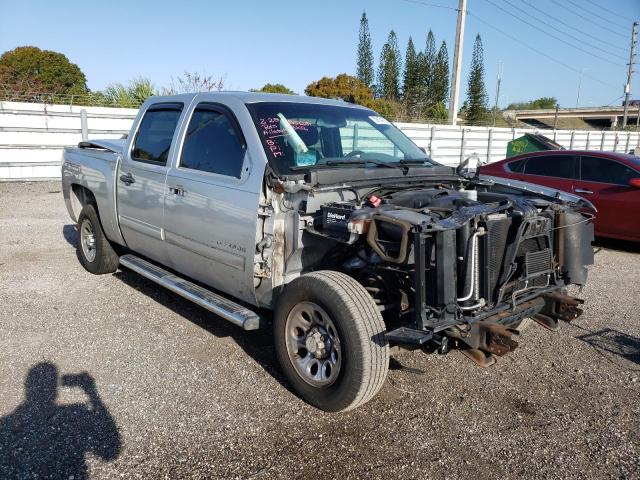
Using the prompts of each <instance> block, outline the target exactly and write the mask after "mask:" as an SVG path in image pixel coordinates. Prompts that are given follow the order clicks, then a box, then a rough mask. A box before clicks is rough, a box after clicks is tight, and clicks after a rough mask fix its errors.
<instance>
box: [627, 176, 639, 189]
mask: <svg viewBox="0 0 640 480" xmlns="http://www.w3.org/2000/svg"><path fill="white" fill-rule="evenodd" d="M629 186H630V187H633V188H640V177H636V178H632V179H631V180H629Z"/></svg>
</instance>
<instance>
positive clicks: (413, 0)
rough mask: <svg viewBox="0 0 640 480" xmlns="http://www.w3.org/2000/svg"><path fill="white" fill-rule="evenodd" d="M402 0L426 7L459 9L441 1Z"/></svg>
mask: <svg viewBox="0 0 640 480" xmlns="http://www.w3.org/2000/svg"><path fill="white" fill-rule="evenodd" d="M402 1H403V2H406V3H415V4H418V5H423V6H425V7H434V8H444V9H446V10H453V11H457V10H458V9H457V8H456V7H451V6H449V5H441V4H439V3H431V2H421V1H420V0H402Z"/></svg>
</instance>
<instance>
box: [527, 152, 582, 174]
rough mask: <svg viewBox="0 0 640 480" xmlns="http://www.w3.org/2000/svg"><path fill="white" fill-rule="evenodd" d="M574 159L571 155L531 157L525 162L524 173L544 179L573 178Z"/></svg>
mask: <svg viewBox="0 0 640 480" xmlns="http://www.w3.org/2000/svg"><path fill="white" fill-rule="evenodd" d="M573 172H574V157H573V156H571V155H549V156H544V157H531V158H529V159H528V160H527V163H526V165H525V167H524V173H526V174H527V175H543V176H545V177H559V178H574V174H573Z"/></svg>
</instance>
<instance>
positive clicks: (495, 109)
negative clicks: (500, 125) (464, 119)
mask: <svg viewBox="0 0 640 480" xmlns="http://www.w3.org/2000/svg"><path fill="white" fill-rule="evenodd" d="M503 67H504V65H503V64H502V62H498V78H497V79H496V103H495V105H494V106H493V126H494V127H495V126H496V115H497V113H498V99H499V98H500V84H501V83H502V72H503Z"/></svg>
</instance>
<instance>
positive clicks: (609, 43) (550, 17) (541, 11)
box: [520, 0, 627, 53]
mask: <svg viewBox="0 0 640 480" xmlns="http://www.w3.org/2000/svg"><path fill="white" fill-rule="evenodd" d="M520 1H521V2H522V3H524V4H525V5H528V6H529V7H530V8H532V9H534V10H537V11H538V12H540V13H542V14H543V15H546V16H547V17H548V18H549V19H550V20H553V21H555V22H557V23H559V24H560V25H562V26H564V27H566V28H571V29H573V30H575V31H576V32H578V33H581V34H582V35H584V36H586V37H589V38H593V39H594V40H597V41H599V42H600V43H602V44H604V45H607V46H609V47H612V48H615V49H617V50H621V51H623V52H625V53H626V52H627V49H626V48H622V47H621V46H620V45H616V44H614V43H611V42H607V41H605V40H603V39H601V38H599V37H596V36H595V35H591V34H590V33H589V32H585V31H584V30H580V29H578V28H576V27H574V26H573V25H571V24H569V23H567V22H563V21H562V20H559V19H557V18H556V17H554V16H552V15H549V14H548V13H547V12H545V11H544V10H541V9H539V8H538V7H536V6H535V5H532V4H531V3H529V2H528V1H527V0H520ZM534 18H535V17H534ZM539 21H540V22H541V21H542V20H539ZM581 41H583V40H581Z"/></svg>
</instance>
